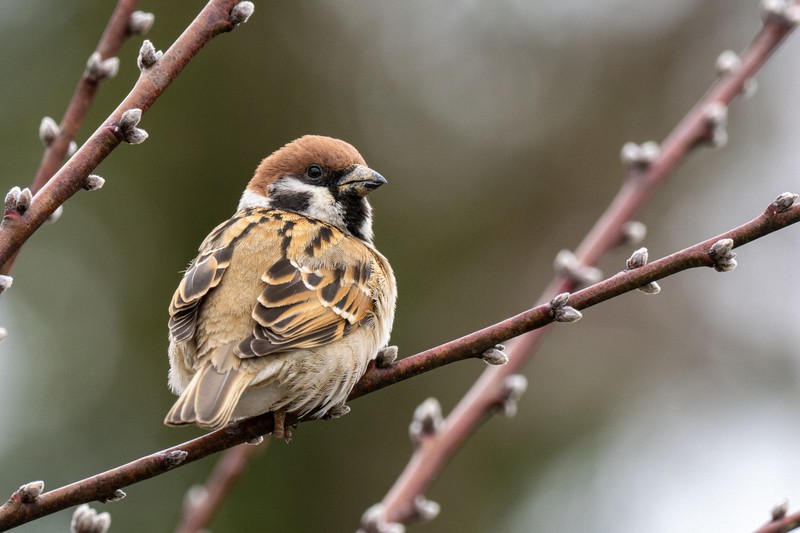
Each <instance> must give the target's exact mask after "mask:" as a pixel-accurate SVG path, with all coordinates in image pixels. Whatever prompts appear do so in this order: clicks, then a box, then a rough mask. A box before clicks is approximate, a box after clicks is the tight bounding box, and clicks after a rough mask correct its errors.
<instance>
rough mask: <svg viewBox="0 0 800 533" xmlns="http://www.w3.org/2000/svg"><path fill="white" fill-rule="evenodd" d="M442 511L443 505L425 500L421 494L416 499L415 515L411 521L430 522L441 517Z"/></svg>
mask: <svg viewBox="0 0 800 533" xmlns="http://www.w3.org/2000/svg"><path fill="white" fill-rule="evenodd" d="M441 510H442V506H441V505H439V504H438V503H436V502H434V501H431V500H429V499H427V498H425V496H423V495H422V494H419V495H417V497H416V498H414V514H413V516H412V517H411V519H413V520H416V521H418V522H430V521H431V520H433V519H434V518H436V517H437V516H439V512H440V511H441Z"/></svg>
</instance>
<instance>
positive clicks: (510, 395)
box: [502, 374, 528, 418]
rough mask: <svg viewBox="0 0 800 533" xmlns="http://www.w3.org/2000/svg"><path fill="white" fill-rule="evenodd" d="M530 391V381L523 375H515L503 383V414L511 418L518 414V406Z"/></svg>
mask: <svg viewBox="0 0 800 533" xmlns="http://www.w3.org/2000/svg"><path fill="white" fill-rule="evenodd" d="M527 389H528V379H527V378H526V377H525V376H523V375H522V374H513V375H511V376H508V377H507V378H506V379H505V381H503V396H504V398H503V403H502V405H503V414H504V415H506V416H507V417H509V418H511V417H512V416H515V415H516V414H517V404H518V403H519V399H520V398H522V395H523V393H524V392H525V391H526V390H527Z"/></svg>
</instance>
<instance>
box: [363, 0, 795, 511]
mask: <svg viewBox="0 0 800 533" xmlns="http://www.w3.org/2000/svg"><path fill="white" fill-rule="evenodd" d="M791 5H792V6H793V7H796V6H797V2H793V3H792V4H791ZM793 17H794V15H792V16H789V13H788V8H785V11H783V12H782V13H779V12H770V13H765V14H764V24H763V26H762V28H761V30H760V31H759V32H758V33H757V35H756V36H755V37H754V39H753V40H752V41H751V43H750V45H749V46H748V47H747V48H746V50H745V51H744V52H743V54H742V57H741V63H740V65H739V66H738V68H735V69H732V70H730V71H728V72H725V73H723V74H722V75H721V76H720V77H719V78H718V79H717V80H716V82H715V83H714V84H713V85H712V86H711V88H710V90H709V91H708V92H707V93H706V95H705V96H704V97H703V98H701V99H700V101H699V102H698V104H697V105H696V106H695V107H694V108H693V109H692V110H690V111H689V113H688V114H687V115H686V116H685V117H684V118H683V119H682V120H681V121H680V122H679V123H678V125H677V126H676V127H675V129H674V130H673V131H672V132H671V133H670V134H669V135H668V136H667V138H666V139H665V140H664V142H663V143H662V145H661V146H660V147H659V150H658V153H657V155H655V157H653V158H652V160H645V161H638V162H634V163H633V164H630V166H629V168H628V177H627V180H626V181H625V183H624V184H623V185H622V187H621V189H620V191H619V192H618V193H617V195H616V196H615V198H614V199H613V200H612V202H611V204H610V205H609V206H608V208H607V209H606V211H605V212H604V213H603V215H602V216H601V217H600V219H599V220H598V221H597V223H596V224H595V225H594V227H593V228H592V229H591V230H590V231H589V233H588V234H587V235H586V237H585V238H584V239H583V241H582V242H581V244H580V245H579V246H578V249H577V251H576V253H575V259H576V263H577V264H578V265H581V266H582V267H584V268H585V267H589V266H593V265H596V264H597V262H598V261H599V259H600V258H601V257H602V256H603V255H605V254H606V253H607V252H608V251H610V250H611V249H613V248H614V247H615V246H617V245H618V244H619V243H620V242H623V241H624V232H623V226H624V224H625V223H626V222H628V221H630V220H631V219H632V217H633V216H634V214H635V213H636V212H638V210H639V209H641V207H642V206H643V205H644V204H645V203H646V202H647V200H649V198H650V197H651V196H652V195H653V194H654V193H655V191H656V190H657V188H658V187H659V186H660V185H661V184H662V183H663V182H664V181H666V178H667V177H668V175H669V174H670V172H671V171H672V170H674V169H675V168H676V167H677V166H678V164H680V163H681V162H682V161H683V160H684V159H685V157H686V156H687V155H688V153H689V152H690V151H691V150H692V149H693V148H696V147H697V146H699V145H701V144H702V143H704V142H705V143H714V142H718V141H719V139H722V138H724V135H721V134H722V133H724V130H721V128H724V117H725V114H726V113H727V107H728V105H729V104H730V103H731V102H732V101H733V99H734V98H735V97H736V96H737V95H739V94H741V93H742V92H743V90H744V89H745V85H746V83H747V82H748V80H750V79H751V78H752V76H753V75H754V74H755V73H756V72H757V71H758V69H760V68H761V67H762V66H763V64H764V63H765V62H766V60H767V59H768V58H769V56H770V55H771V54H772V52H773V51H774V50H775V49H776V48H777V47H778V45H779V44H780V43H781V42H782V41H783V39H784V38H785V37H786V36H787V35H788V34H789V33H790V32H791V31H792V30H793V29H794V27H795V25H796V23H797V21H796V20H794V18H793ZM734 241H735V242H736V243H737V245H740V244H741V242H740V241H736V240H735V239H734ZM665 259H666V258H665ZM656 263H659V262H656ZM612 279H613V278H612ZM609 281H610V280H609ZM577 284H578V280H577V278H575V277H574V276H573V277H571V278H570V277H567V276H559V277H556V278H555V279H554V280H553V281H552V282H551V283H550V285H549V286H548V287H547V288H546V289H545V291H544V293H543V295H542V297H541V299H540V300H539V301H540V302H544V301H547V300H549V299H550V298H552V297H553V296H554V295H556V294H559V293H564V292H570V291H572V290H574V288H575V287H576V286H577ZM577 294H578V293H576V294H575V295H574V296H573V297H572V298H570V302H571V304H572V305H573V306H575V307H578V308H580V307H579V306H580V304H579V303H578V302H577V300H576V297H577ZM545 331H549V329H548V330H545V329H539V330H536V331H533V332H531V333H529V334H527V335H524V336H523V337H521V338H520V339H519V340H518V341H517V342H515V343H514V345H513V347H512V348H511V350H510V352H509V363H508V364H506V365H504V366H500V367H491V368H488V369H486V371H485V372H484V373H483V375H482V376H481V377H480V378H479V379H478V380H477V381H476V382H475V384H474V385H473V386H472V388H471V389H470V390H469V391H468V392H467V394H466V395H465V396H464V397H463V398H462V400H461V401H460V402H459V403H458V404H457V405H456V407H455V408H454V409H453V411H452V412H451V413H450V415H449V416H448V417H447V420H446V421H445V422H444V425H443V427H442V430H441V432H440V433H438V434H437V435H436V436H435V437H432V438H428V439H425V440H424V442H423V443H422V445H421V446H419V447H418V448H417V449H416V451H415V453H414V454H413V456H412V458H411V459H410V462H409V463H408V465H407V466H406V468H405V469H404V471H403V472H402V473H401V475H400V477H399V478H398V479H397V481H396V482H395V484H394V486H393V487H392V488H391V489H390V490H389V492H388V493H387V495H386V496H385V497H384V499H383V501H382V502H381V504H379V505H380V507H379V508H378V511H379V513H380V515H375V514H372V515H371V519H378V520H380V521H382V522H384V523H397V522H400V523H404V522H407V521H410V520H412V519H414V518H417V517H418V516H419V513H418V509H417V508H416V506H415V502H416V501H418V500H419V499H420V498H422V495H423V494H424V493H425V491H426V490H427V488H428V487H429V486H430V484H431V483H432V481H433V480H434V479H436V478H437V477H438V475H439V473H440V472H441V471H442V469H443V468H444V466H445V465H446V464H447V462H448V461H449V459H450V457H452V456H453V455H454V454H455V453H456V452H457V451H458V449H459V448H460V446H461V445H462V444H463V443H464V442H465V441H466V439H467V438H468V437H469V436H470V435H471V434H472V433H473V432H474V431H475V430H476V428H477V427H478V425H479V424H480V423H481V422H482V421H483V420H485V419H486V418H487V415H488V414H489V413H490V412H491V411H492V410H493V409H495V408H496V406H497V401H498V394H500V392H499V391H504V390H505V388H506V384H507V380H508V379H509V378H510V377H511V376H513V375H514V374H516V373H518V372H520V370H521V369H522V368H523V367H524V366H525V364H526V363H527V362H528V361H529V360H530V359H531V358H532V357H533V354H534V351H535V349H536V348H537V347H538V346H539V343H540V342H541V340H542V339H543V338H544V335H545ZM408 364H411V363H408ZM366 518H367V516H366V515H365V519H366Z"/></svg>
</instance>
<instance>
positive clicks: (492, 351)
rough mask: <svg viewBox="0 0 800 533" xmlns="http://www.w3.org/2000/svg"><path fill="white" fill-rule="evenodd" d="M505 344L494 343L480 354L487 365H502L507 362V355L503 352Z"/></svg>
mask: <svg viewBox="0 0 800 533" xmlns="http://www.w3.org/2000/svg"><path fill="white" fill-rule="evenodd" d="M505 349H506V348H505V346H503V345H502V344H498V345H496V346H495V347H494V348H489V349H488V350H486V351H485V352H483V354H481V359H483V361H484V362H485V363H486V364H487V365H504V364H506V363H508V356H507V355H506V353H505V351H504V350H505Z"/></svg>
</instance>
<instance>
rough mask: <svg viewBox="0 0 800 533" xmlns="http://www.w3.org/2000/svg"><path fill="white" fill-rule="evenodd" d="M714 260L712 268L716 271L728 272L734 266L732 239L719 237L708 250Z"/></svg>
mask: <svg viewBox="0 0 800 533" xmlns="http://www.w3.org/2000/svg"><path fill="white" fill-rule="evenodd" d="M708 255H709V256H710V257H711V259H712V260H713V261H714V270H716V271H717V272H730V271H731V270H733V269H734V268H736V259H734V257H736V254H735V253H734V252H733V239H720V240H718V241H717V242H715V243H714V245H713V246H712V247H711V249H710V250H709V251H708Z"/></svg>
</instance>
